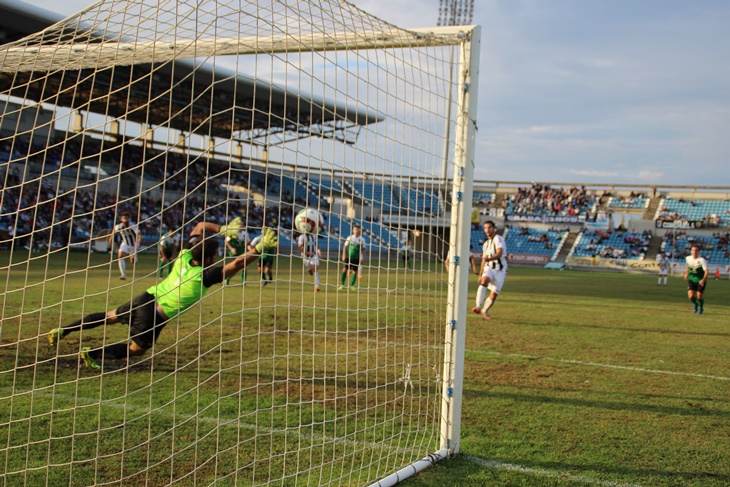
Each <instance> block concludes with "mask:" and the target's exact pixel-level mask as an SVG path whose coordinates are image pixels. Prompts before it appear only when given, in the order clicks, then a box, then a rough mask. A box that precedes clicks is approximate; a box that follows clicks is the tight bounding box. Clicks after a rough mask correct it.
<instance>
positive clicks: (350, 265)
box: [344, 258, 360, 271]
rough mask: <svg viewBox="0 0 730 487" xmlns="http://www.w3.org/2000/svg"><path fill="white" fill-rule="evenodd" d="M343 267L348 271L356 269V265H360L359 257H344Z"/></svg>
mask: <svg viewBox="0 0 730 487" xmlns="http://www.w3.org/2000/svg"><path fill="white" fill-rule="evenodd" d="M344 262H345V269H347V270H348V271H356V270H357V268H358V267H360V259H357V260H354V259H350V258H347V259H345V261H344Z"/></svg>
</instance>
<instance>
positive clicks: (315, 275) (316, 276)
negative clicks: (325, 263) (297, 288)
mask: <svg viewBox="0 0 730 487" xmlns="http://www.w3.org/2000/svg"><path fill="white" fill-rule="evenodd" d="M314 285H315V286H317V287H319V271H318V272H315V273H314Z"/></svg>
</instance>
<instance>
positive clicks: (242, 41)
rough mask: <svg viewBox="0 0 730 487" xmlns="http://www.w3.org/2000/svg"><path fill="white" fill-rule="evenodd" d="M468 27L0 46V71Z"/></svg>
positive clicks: (427, 41) (345, 43) (410, 44)
mask: <svg viewBox="0 0 730 487" xmlns="http://www.w3.org/2000/svg"><path fill="white" fill-rule="evenodd" d="M472 29H473V27H463V26H461V27H459V28H458V29H456V28H454V27H448V28H446V27H444V28H419V29H411V30H397V31H391V32H384V31H370V32H357V34H356V35H353V34H352V33H340V34H339V35H338V34H337V33H334V34H333V33H328V34H323V33H321V34H311V35H308V36H306V38H302V39H297V40H293V39H292V38H291V36H285V35H281V36H256V37H250V36H249V37H241V38H220V39H191V40H189V41H185V42H179V41H178V42H170V41H149V42H139V43H138V42H125V41H122V42H117V41H103V42H99V43H93V44H89V43H87V42H82V43H72V44H67V45H54V46H44V45H40V46H34V47H27V46H21V47H14V46H13V45H9V46H8V47H6V48H5V49H0V72H19V71H20V72H25V71H50V70H52V69H53V66H54V65H55V64H56V63H57V62H58V59H64V62H65V67H66V69H67V70H80V69H104V68H108V67H111V66H120V65H122V66H123V65H131V64H147V63H153V62H154V63H164V62H168V61H173V60H180V59H192V58H206V57H210V56H240V55H251V54H261V53H265V54H282V53H292V52H305V51H318V52H324V51H339V50H348V51H352V50H359V49H406V48H408V49H412V48H419V47H438V46H453V45H458V44H460V43H461V42H463V41H464V39H465V37H466V36H467V35H468V32H470V31H471V30H472Z"/></svg>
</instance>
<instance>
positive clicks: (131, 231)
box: [109, 212, 142, 280]
mask: <svg viewBox="0 0 730 487" xmlns="http://www.w3.org/2000/svg"><path fill="white" fill-rule="evenodd" d="M114 235H119V236H120V237H121V239H122V242H121V244H120V245H119V250H118V251H117V256H118V257H119V272H120V273H121V276H120V277H119V278H120V279H122V280H124V279H126V278H127V262H126V261H125V259H126V258H127V257H129V261H130V262H131V263H132V265H134V262H135V254H136V253H137V249H139V247H140V245H142V234H141V233H139V230H138V229H137V225H135V224H134V223H131V222H130V221H129V213H126V212H124V213H122V216H121V217H120V220H119V223H117V224H116V225H114V229H113V231H112V233H111V234H110V235H109V245H114Z"/></svg>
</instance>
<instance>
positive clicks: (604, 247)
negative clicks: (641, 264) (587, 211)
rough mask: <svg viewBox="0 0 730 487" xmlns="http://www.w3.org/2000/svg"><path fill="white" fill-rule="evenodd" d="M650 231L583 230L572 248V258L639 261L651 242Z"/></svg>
mask: <svg viewBox="0 0 730 487" xmlns="http://www.w3.org/2000/svg"><path fill="white" fill-rule="evenodd" d="M651 237H652V232H651V230H645V231H643V232H636V231H627V230H585V231H584V232H583V233H582V234H581V237H580V240H579V241H577V242H576V244H575V246H574V247H573V251H572V255H573V256H574V257H602V258H607V259H628V260H641V259H643V258H644V255H645V254H646V251H647V250H648V248H649V243H650V241H651Z"/></svg>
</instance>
